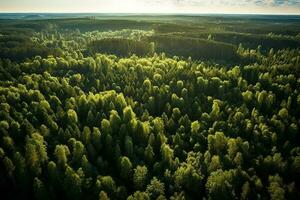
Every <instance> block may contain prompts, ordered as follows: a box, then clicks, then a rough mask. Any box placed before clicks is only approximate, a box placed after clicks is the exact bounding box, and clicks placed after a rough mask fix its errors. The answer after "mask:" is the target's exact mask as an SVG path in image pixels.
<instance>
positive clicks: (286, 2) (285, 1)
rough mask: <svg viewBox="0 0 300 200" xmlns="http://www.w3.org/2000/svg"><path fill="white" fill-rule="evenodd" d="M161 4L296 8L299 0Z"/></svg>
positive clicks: (199, 0)
mask: <svg viewBox="0 0 300 200" xmlns="http://www.w3.org/2000/svg"><path fill="white" fill-rule="evenodd" d="M163 2H165V3H168V4H174V5H179V6H180V5H181V6H298V7H300V0H164V1H163ZM148 3H150V4H153V3H154V4H160V3H162V1H160V0H152V1H151V0H148Z"/></svg>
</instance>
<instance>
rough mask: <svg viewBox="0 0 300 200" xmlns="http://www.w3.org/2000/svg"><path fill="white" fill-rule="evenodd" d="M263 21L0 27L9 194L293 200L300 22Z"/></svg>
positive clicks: (0, 183)
mask: <svg viewBox="0 0 300 200" xmlns="http://www.w3.org/2000/svg"><path fill="white" fill-rule="evenodd" d="M253 17H254V16H253ZM268 17H269V18H268V19H267V20H265V16H260V19H259V20H258V19H254V18H255V17H254V18H253V19H252V18H251V20H244V19H245V18H247V17H246V16H240V17H239V19H238V21H239V23H237V21H236V20H237V19H234V18H228V17H223V16H219V17H217V18H212V17H206V16H201V17H198V16H193V17H184V16H172V17H171V16H159V17H158V16H156V17H155V16H147V20H146V21H143V20H141V19H142V18H143V17H142V16H139V17H137V16H130V17H129V16H128V17H125V19H122V20H117V19H116V20H111V19H105V20H103V19H98V17H97V18H92V19H89V18H80V19H73V18H70V19H52V20H46V19H45V20H12V21H10V20H0V80H1V81H0V85H1V86H0V174H1V176H0V188H1V191H2V192H3V195H4V196H5V197H6V196H7V195H8V196H7V197H8V198H9V199H19V198H25V199H47V198H48V199H57V198H65V199H130V200H131V199H132V200H133V199H145V200H148V199H299V197H300V193H299V189H298V188H299V180H300V148H299V141H300V140H299V139H300V138H299V127H300V124H299V117H300V115H299V113H300V94H299V88H300V82H299V69H298V68H299V64H300V57H299V49H297V47H299V34H298V33H299V30H300V26H299V25H298V24H297V23H298V21H299V20H297V19H296V18H295V19H293V20H292V21H291V20H288V18H289V17H288V16H286V17H287V18H285V19H283V20H275V21H274V19H273V18H276V19H277V17H278V16H272V17H270V16H268ZM99 18H101V17H99ZM127 18H128V19H129V20H126V19H127ZM135 19H136V20H135ZM149 19H156V20H155V22H152V21H151V20H149ZM161 19H166V20H168V22H167V21H165V22H164V23H162V21H161ZM247 19H248V18H247ZM171 21H172V23H171ZM10 22H11V23H10ZM273 22H276V23H273ZM25 27H27V28H25ZM149 27H150V28H153V29H154V30H149ZM77 28H78V30H76V29H77ZM123 28H128V29H126V30H122V29H123ZM129 28H130V29H129ZM131 28H133V29H131ZM137 28H144V29H145V30H136V29H137ZM110 30H111V31H110ZM270 32H272V33H270ZM297 34H298V35H297ZM240 43H241V44H240ZM259 44H262V46H258V45H259ZM237 45H238V47H237ZM249 48H252V49H249ZM236 50H237V51H236ZM99 52H101V53H99ZM109 54H113V55H109ZM134 54H135V55H134ZM119 56H122V57H119ZM198 59H200V60H198Z"/></svg>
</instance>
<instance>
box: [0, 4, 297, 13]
mask: <svg viewBox="0 0 300 200" xmlns="http://www.w3.org/2000/svg"><path fill="white" fill-rule="evenodd" d="M0 12H39V13H43V12H60V13H66V12H67V13H68V12H71V13H89V12H92V13H194V14H196V13H229V14H298V15H300V0H0Z"/></svg>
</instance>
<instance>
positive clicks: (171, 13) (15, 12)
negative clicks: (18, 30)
mask: <svg viewBox="0 0 300 200" xmlns="http://www.w3.org/2000/svg"><path fill="white" fill-rule="evenodd" d="M0 14H124V15H126V14H127V15H153V14H154V15H159V14H162V15H283V16H292V15H294V16H300V13H268V12H266V13H244V12H243V13H229V12H198V13H197V12H52V11H48V12H43V11H42V12H38V11H30V12H28V11H14V12H11V11H0Z"/></svg>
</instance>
